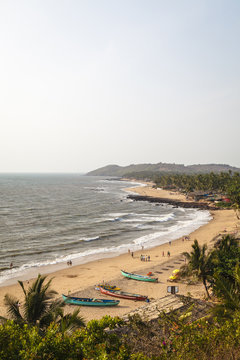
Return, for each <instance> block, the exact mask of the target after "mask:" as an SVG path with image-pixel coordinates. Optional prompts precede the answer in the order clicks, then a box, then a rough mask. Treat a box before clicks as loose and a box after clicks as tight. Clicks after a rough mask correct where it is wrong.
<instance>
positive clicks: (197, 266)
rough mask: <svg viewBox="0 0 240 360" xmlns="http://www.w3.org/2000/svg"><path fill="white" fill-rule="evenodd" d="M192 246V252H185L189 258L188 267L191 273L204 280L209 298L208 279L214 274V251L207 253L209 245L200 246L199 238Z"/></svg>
mask: <svg viewBox="0 0 240 360" xmlns="http://www.w3.org/2000/svg"><path fill="white" fill-rule="evenodd" d="M192 248H193V250H192V251H191V252H190V253H187V252H185V253H183V255H184V256H185V257H186V258H187V260H188V264H187V265H186V268H187V269H188V270H189V273H190V274H193V275H195V276H196V277H197V279H198V280H201V281H202V283H203V285H204V287H205V290H206V293H207V297H208V298H209V297H210V296H209V292H208V285H207V281H208V280H209V279H210V277H211V276H212V275H213V266H214V265H213V253H211V252H210V253H207V245H206V244H204V245H203V246H200V245H199V243H198V241H197V240H194V243H193V245H192Z"/></svg>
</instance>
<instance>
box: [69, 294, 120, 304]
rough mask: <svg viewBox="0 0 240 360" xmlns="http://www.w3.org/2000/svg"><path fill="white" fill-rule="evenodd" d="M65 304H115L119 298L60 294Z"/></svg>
mask: <svg viewBox="0 0 240 360" xmlns="http://www.w3.org/2000/svg"><path fill="white" fill-rule="evenodd" d="M62 297H63V300H64V302H65V303H66V304H71V305H81V306H116V305H118V304H119V303H120V301H119V300H105V299H94V298H79V297H73V296H66V295H62Z"/></svg>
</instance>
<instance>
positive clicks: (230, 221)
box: [0, 185, 240, 321]
mask: <svg viewBox="0 0 240 360" xmlns="http://www.w3.org/2000/svg"><path fill="white" fill-rule="evenodd" d="M128 190H129V189H128ZM131 191H135V192H137V193H139V194H141V195H149V196H154V197H156V196H159V197H166V198H172V199H173V198H174V199H179V200H184V198H185V197H184V195H182V194H177V193H169V192H168V191H165V190H156V189H152V188H151V186H150V185H148V186H146V187H137V188H131ZM211 214H212V220H211V221H210V222H209V223H208V224H206V225H204V226H202V227H200V228H199V229H197V230H196V231H194V232H193V233H191V234H190V235H189V237H190V240H188V241H186V240H185V241H182V238H181V239H177V240H175V241H172V242H171V245H170V244H169V243H167V244H163V245H161V246H157V247H155V248H152V249H144V250H141V249H140V250H139V251H138V252H135V253H134V256H133V257H132V256H131V254H128V253H127V254H123V255H120V256H116V257H114V258H108V259H102V260H97V261H93V262H89V263H87V264H83V265H78V266H71V267H68V268H67V269H63V270H59V271H56V272H54V273H50V274H49V275H48V278H53V281H52V288H53V289H55V290H56V291H57V292H58V294H59V296H61V294H72V295H73V294H74V296H80V297H95V298H106V299H110V297H107V296H104V295H101V294H100V293H99V292H97V291H96V290H95V289H94V286H95V285H96V284H98V283H99V282H101V281H103V280H104V281H105V282H109V283H111V284H114V285H118V286H119V287H121V289H122V290H123V291H128V292H134V293H138V294H144V295H148V296H149V298H150V299H151V298H154V299H156V298H160V297H163V296H165V295H167V286H169V285H174V283H169V282H168V278H169V276H170V275H171V274H172V271H173V270H174V269H176V268H179V267H180V266H181V265H182V264H184V258H183V256H182V255H181V254H182V252H184V251H188V252H189V251H191V245H192V243H193V240H194V239H197V240H198V241H199V243H200V244H203V243H207V244H208V247H211V246H213V241H212V239H213V238H214V237H215V236H217V235H218V234H220V233H222V234H224V233H226V232H230V233H231V232H235V231H236V229H237V228H239V226H240V224H239V221H238V220H237V218H236V216H235V214H234V211H233V210H218V211H212V212H211ZM186 235H188V234H186ZM163 251H164V255H165V256H162V253H163ZM168 251H170V254H171V256H170V258H168V257H167V256H166V255H167V252H168ZM141 254H144V255H150V261H149V262H143V261H140V255H141ZM121 269H122V270H126V271H128V272H134V273H139V274H144V275H146V274H147V273H148V272H149V271H151V272H152V273H153V274H154V275H155V276H157V277H158V279H159V282H158V283H147V282H141V281H135V280H128V279H126V278H124V277H123V276H122V275H121V272H120V270H121ZM31 282H32V280H30V281H25V284H26V286H28V283H31ZM176 285H178V286H179V293H180V294H182V295H187V294H188V293H190V294H191V295H193V296H195V297H199V298H203V297H204V296H205V293H204V289H203V286H202V285H201V284H199V285H187V284H183V283H178V284H176ZM6 293H9V294H11V295H14V296H16V297H17V298H19V299H20V300H21V299H22V298H23V297H22V291H21V288H20V286H19V285H18V284H15V285H11V286H3V287H1V288H0V315H2V316H5V315H6V308H5V307H4V303H3V298H4V295H5V294H6ZM143 304H144V303H142V302H137V301H131V300H121V301H120V304H119V305H118V306H117V307H113V308H107V307H106V308H100V307H99V308H94V309H93V308H91V307H81V315H82V316H83V317H84V318H85V319H86V320H87V321H88V320H91V319H100V318H101V317H102V316H104V315H111V316H121V315H124V314H126V313H128V312H130V311H131V310H133V309H135V308H137V307H139V306H141V305H143ZM73 308H74V309H75V307H74V306H66V311H72V309H73Z"/></svg>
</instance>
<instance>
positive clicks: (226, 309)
mask: <svg viewBox="0 0 240 360" xmlns="http://www.w3.org/2000/svg"><path fill="white" fill-rule="evenodd" d="M214 288H215V290H216V292H217V294H218V297H219V299H220V301H221V303H220V304H217V305H216V306H215V307H214V308H213V312H214V314H215V315H217V316H218V317H219V318H223V319H224V318H231V317H233V316H234V313H235V312H236V311H240V267H239V263H238V264H237V265H236V267H235V269H234V281H231V280H230V279H226V278H224V277H221V276H217V277H216V280H215V284H214Z"/></svg>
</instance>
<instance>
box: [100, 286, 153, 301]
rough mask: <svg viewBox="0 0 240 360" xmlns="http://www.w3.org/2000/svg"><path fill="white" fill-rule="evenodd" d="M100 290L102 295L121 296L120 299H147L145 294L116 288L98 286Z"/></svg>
mask: <svg viewBox="0 0 240 360" xmlns="http://www.w3.org/2000/svg"><path fill="white" fill-rule="evenodd" d="M100 291H101V293H102V294H104V295H109V296H114V297H117V298H121V299H127V300H138V301H148V297H147V296H145V295H139V294H132V293H128V292H125V291H118V290H107V289H105V288H102V287H100Z"/></svg>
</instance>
